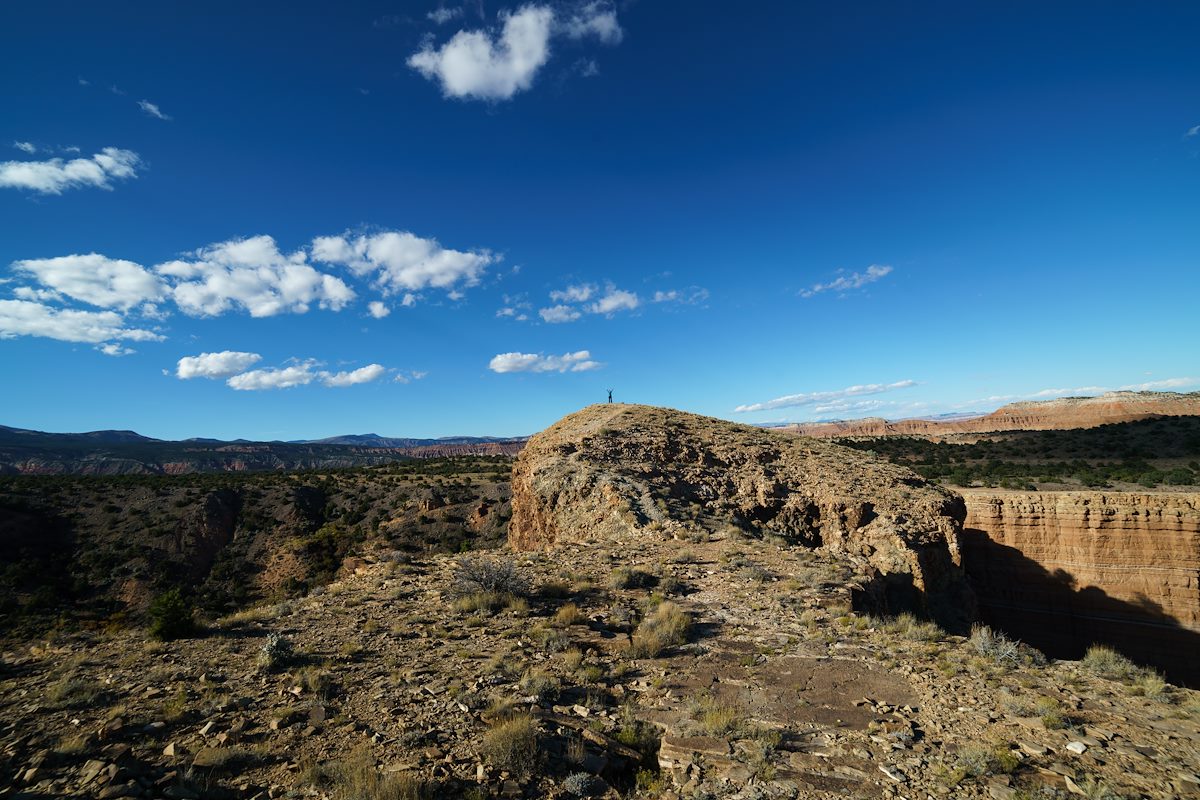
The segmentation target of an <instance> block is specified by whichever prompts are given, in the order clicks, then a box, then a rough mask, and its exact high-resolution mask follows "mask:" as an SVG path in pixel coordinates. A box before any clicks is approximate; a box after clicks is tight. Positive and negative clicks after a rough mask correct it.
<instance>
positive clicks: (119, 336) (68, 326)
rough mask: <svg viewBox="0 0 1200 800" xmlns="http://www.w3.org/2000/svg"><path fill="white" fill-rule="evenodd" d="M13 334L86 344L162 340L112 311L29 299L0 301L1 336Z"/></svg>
mask: <svg viewBox="0 0 1200 800" xmlns="http://www.w3.org/2000/svg"><path fill="white" fill-rule="evenodd" d="M16 336H43V337H45V338H48V339H58V340H59V341H62V342H87V343H89V344H100V343H103V342H111V341H118V340H124V341H133V342H158V341H162V339H163V337H162V336H161V335H159V334H157V333H155V332H153V331H148V330H143V329H140V328H127V327H125V320H124V319H123V318H122V317H121V315H120V314H118V313H116V312H115V311H78V310H75V309H65V308H64V309H60V308H52V307H50V306H47V305H44V304H42V303H37V302H34V301H31V300H0V339H11V338H13V337H16Z"/></svg>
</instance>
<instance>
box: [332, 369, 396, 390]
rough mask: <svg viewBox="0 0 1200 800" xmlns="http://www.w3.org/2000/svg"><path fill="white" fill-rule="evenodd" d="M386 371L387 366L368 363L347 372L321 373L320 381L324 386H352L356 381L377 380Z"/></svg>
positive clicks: (367, 381) (368, 381)
mask: <svg viewBox="0 0 1200 800" xmlns="http://www.w3.org/2000/svg"><path fill="white" fill-rule="evenodd" d="M386 372H387V368H386V367H384V366H383V365H382V364H368V365H367V366H365V367H359V368H358V369H355V370H351V371H349V372H334V373H329V372H326V373H322V375H321V382H322V383H324V384H325V385H326V386H354V385H355V384H358V383H370V382H371V381H373V380H377V379H378V378H380V377H382V376H383V375H384V373H386Z"/></svg>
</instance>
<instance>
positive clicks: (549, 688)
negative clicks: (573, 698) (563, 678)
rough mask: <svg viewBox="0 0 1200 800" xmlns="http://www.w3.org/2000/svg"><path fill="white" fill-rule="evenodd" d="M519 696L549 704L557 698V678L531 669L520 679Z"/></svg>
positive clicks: (539, 670) (542, 671)
mask: <svg viewBox="0 0 1200 800" xmlns="http://www.w3.org/2000/svg"><path fill="white" fill-rule="evenodd" d="M519 686H520V689H521V694H523V695H525V696H527V697H533V698H534V699H535V700H536V701H537V702H539V703H549V702H552V701H553V700H554V699H555V698H557V697H558V692H559V688H560V687H559V683H558V678H556V677H554V676H553V675H551V674H550V673H549V672H546V671H545V670H541V669H531V670H529V671H528V672H526V673H525V675H524V677H522V678H521V683H520V685H519Z"/></svg>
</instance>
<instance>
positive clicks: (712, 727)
mask: <svg viewBox="0 0 1200 800" xmlns="http://www.w3.org/2000/svg"><path fill="white" fill-rule="evenodd" d="M689 705H690V708H689V712H690V713H691V717H692V719H693V720H694V721H695V722H696V724H697V725H698V726H699V728H700V730H701V731H702V732H703V733H705V734H706V735H708V736H723V735H725V734H727V733H733V732H734V731H736V730H737V729H738V727H740V725H741V718H740V716H739V715H738V711H737V709H736V708H734V707H733V706H729V705H726V704H724V703H722V702H721V701H720V700H718V699H717V698H715V697H713V696H712V695H707V694H706V695H703V696H701V697H699V698H698V699H696V700H694V701H693V702H692V703H690V704H689Z"/></svg>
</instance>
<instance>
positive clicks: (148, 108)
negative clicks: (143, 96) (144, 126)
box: [138, 100, 171, 121]
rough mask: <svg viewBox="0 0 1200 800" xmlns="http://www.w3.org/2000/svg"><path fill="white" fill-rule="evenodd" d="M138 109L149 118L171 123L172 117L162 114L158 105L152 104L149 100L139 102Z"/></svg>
mask: <svg viewBox="0 0 1200 800" xmlns="http://www.w3.org/2000/svg"><path fill="white" fill-rule="evenodd" d="M138 108H140V109H141V110H142V111H143V112H144V113H145V114H146V115H147V116H150V117H154V118H155V119H161V120H167V121H170V119H171V118H170V117H169V116H167V115H166V114H164V113H163V112H162V109H160V108H159V107H158V104H156V103H151V102H150V101H149V100H138Z"/></svg>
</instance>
